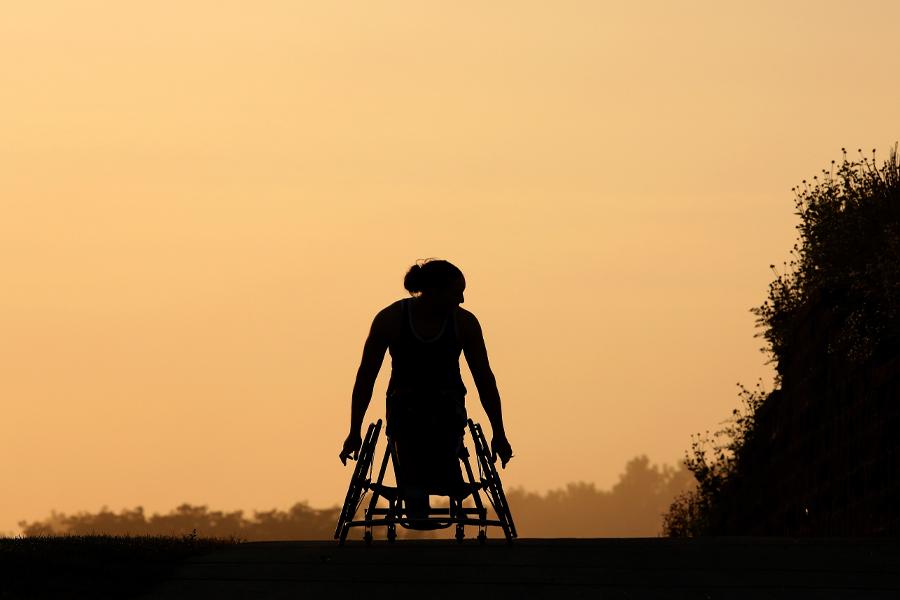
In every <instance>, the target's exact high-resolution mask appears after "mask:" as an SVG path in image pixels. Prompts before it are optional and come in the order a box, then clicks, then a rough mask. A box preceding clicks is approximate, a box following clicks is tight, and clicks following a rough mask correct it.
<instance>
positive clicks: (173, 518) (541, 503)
mask: <svg viewBox="0 0 900 600" xmlns="http://www.w3.org/2000/svg"><path fill="white" fill-rule="evenodd" d="M691 486H693V476H692V475H691V474H690V472H689V471H688V470H687V469H686V468H685V467H684V466H683V465H681V466H679V467H678V468H675V467H671V466H668V465H665V466H657V465H651V464H650V461H649V459H648V458H647V457H646V456H640V457H637V458H635V459H633V460H631V461H629V462H628V464H627V465H626V467H625V472H624V473H622V475H621V476H620V478H619V481H618V482H617V483H616V484H615V485H614V486H613V487H612V488H611V489H609V490H599V489H597V488H596V487H595V486H594V485H593V484H588V483H573V484H569V485H568V486H566V487H565V488H563V489H559V490H553V491H550V492H547V493H544V494H538V493H533V492H527V491H525V490H523V489H521V488H513V489H510V490H508V492H507V498H508V500H509V504H510V508H511V510H512V513H513V517H514V518H515V520H516V525H517V528H518V530H519V534H520V535H521V536H523V537H604V536H611V537H621V536H656V535H659V534H660V532H661V527H662V516H663V514H664V513H665V511H666V508H667V507H668V506H669V505H670V504H671V503H672V501H673V500H674V498H675V497H676V496H677V495H678V494H680V493H682V492H684V491H686V490H687V489H689V488H690V487H691ZM338 513H339V508H338V507H333V508H326V509H317V508H312V507H310V506H309V504H308V503H306V502H298V503H297V504H295V505H294V506H292V507H291V508H290V509H288V510H269V511H253V513H252V516H248V515H245V513H244V512H243V511H240V510H238V511H232V512H223V511H218V510H210V509H209V508H208V507H206V506H194V505H190V504H182V505H181V506H178V507H177V508H175V509H174V510H172V511H170V512H169V513H168V514H152V515H147V514H146V513H145V512H144V509H143V508H141V507H137V508H134V509H125V510H122V511H120V512H113V511H111V510H108V509H106V508H103V509H101V510H100V511H99V512H97V513H88V512H81V513H77V514H71V515H67V514H62V513H56V512H54V513H52V514H51V515H50V516H49V517H47V518H46V519H43V520H40V521H34V522H26V521H22V522H20V523H19V526H20V527H21V530H22V534H23V535H25V536H47V535H61V534H74V535H90V534H115V535H125V534H129V535H190V534H191V533H192V532H196V534H197V535H200V536H204V537H219V538H229V537H235V538H240V539H243V540H248V541H250V540H322V539H330V538H331V536H332V534H333V533H334V527H335V523H336V521H337V517H338ZM403 533H404V532H403V531H401V534H403ZM407 535H409V534H407ZM423 535H424V536H426V537H431V536H436V537H441V536H442V535H443V534H442V533H440V532H437V533H435V532H427V533H419V534H414V535H413V537H423ZM447 535H450V534H447Z"/></svg>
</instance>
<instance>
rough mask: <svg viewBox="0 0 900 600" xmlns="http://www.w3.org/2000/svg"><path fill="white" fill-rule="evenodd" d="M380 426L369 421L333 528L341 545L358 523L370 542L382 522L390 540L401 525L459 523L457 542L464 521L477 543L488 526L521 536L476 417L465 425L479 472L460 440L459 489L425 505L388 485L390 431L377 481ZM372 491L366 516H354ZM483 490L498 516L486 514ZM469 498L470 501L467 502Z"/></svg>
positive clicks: (393, 449)
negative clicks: (442, 501) (444, 500)
mask: <svg viewBox="0 0 900 600" xmlns="http://www.w3.org/2000/svg"><path fill="white" fill-rule="evenodd" d="M381 425H382V423H381V420H380V419H379V420H378V422H377V423H371V424H370V425H369V428H368V430H367V431H366V435H365V437H364V438H363V442H362V445H361V446H360V449H359V454H358V455H357V460H356V467H355V469H354V470H353V476H352V477H351V479H350V486H349V488H348V490H347V497H346V498H345V500H344V505H343V507H342V509H341V514H340V516H339V517H338V522H337V528H336V529H335V531H334V538H335V539H336V540H338V543H339V544H343V543H344V541H345V540H346V539H347V535H348V534H349V533H350V530H351V529H352V528H354V527H362V528H363V529H364V532H363V540H364V541H365V542H366V543H367V544H371V543H372V539H373V529H374V528H375V527H384V528H385V529H386V533H387V540H388V542H393V541H394V540H396V539H397V526H398V525H399V526H400V527H403V528H406V529H413V530H428V529H447V528H450V527H454V526H455V527H456V532H455V537H456V540H457V541H458V542H462V541H463V539H464V538H465V528H466V526H471V527H477V528H478V535H477V540H478V542H479V543H484V542H485V541H486V540H487V528H488V527H499V528H500V529H501V530H502V531H503V535H504V536H505V538H506V540H507V542H508V543H512V541H513V539H515V538H516V537H517V534H516V526H515V524H513V519H512V514H511V513H510V511H509V505H508V504H507V502H506V495H505V494H504V493H503V486H502V485H501V483H500V477H499V475H498V474H497V468H496V466H495V464H494V460H493V457H492V455H491V449H490V446H489V445H488V443H487V440H486V439H485V437H484V433H483V432H482V430H481V426H480V425H479V424H478V423H475V422H473V421H472V419H468V420H467V429H468V431H469V434H470V435H471V438H472V443H473V445H474V448H475V458H476V465H477V467H478V477H477V478H476V477H475V473H474V471H473V469H472V464H471V461H470V460H469V459H470V454H469V451H468V449H467V448H466V446H465V445H464V444H460V446H459V451H458V458H459V461H460V462H461V463H462V466H463V468H464V470H465V477H466V479H465V480H463V484H462V486H461V487H460V489H459V492H458V493H454V494H451V495H450V496H449V498H450V502H449V506H447V507H431V506H428V507H427V508H425V509H421V508H420V509H416V508H415V507H413V506H411V503H410V499H409V498H407V497H404V493H403V491H402V490H403V488H402V486H400V485H397V486H388V485H385V484H384V476H385V473H386V471H387V465H388V461H390V462H391V464H392V470H393V471H394V475H395V478H396V476H397V466H398V453H397V444H396V443H395V442H394V440H392V439H391V436H390V435H387V436H386V438H387V448H386V450H385V452H384V456H383V458H382V460H381V465H380V468H379V469H378V476H377V478H375V479H374V480H373V478H372V475H373V467H374V461H373V459H374V457H375V447H376V444H377V442H378V436H379V435H380V433H381ZM370 493H371V497H370V498H369V501H368V505H367V507H366V508H365V509H364V511H363V518H362V519H360V520H355V517H356V514H357V512H358V511H359V508H360V506H362V505H363V501H364V500H365V497H366V495H367V494H370ZM482 494H484V495H485V496H486V497H487V500H488V502H489V503H490V506H491V507H492V508H493V509H494V514H495V515H496V518H492V519H489V518H488V511H487V506H486V504H485V503H484V501H483V500H482ZM470 498H471V500H472V502H471V505H468V506H467V505H465V504H466V501H467V500H468V499H470ZM379 499H384V500H385V501H386V503H387V506H386V507H385V506H378V500H379Z"/></svg>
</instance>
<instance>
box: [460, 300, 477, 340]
mask: <svg viewBox="0 0 900 600" xmlns="http://www.w3.org/2000/svg"><path fill="white" fill-rule="evenodd" d="M456 319H457V323H459V329H460V332H461V333H462V334H463V337H464V338H468V339H477V338H478V337H480V336H481V324H480V323H479V322H478V317H476V316H475V314H474V313H472V312H469V311H468V310H466V309H464V308H463V307H462V306H460V307H458V308H457V313H456Z"/></svg>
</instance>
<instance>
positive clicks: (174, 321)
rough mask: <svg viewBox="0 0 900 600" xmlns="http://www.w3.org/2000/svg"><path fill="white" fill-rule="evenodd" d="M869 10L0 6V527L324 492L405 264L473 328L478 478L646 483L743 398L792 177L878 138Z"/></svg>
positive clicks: (894, 20)
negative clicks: (480, 386)
mask: <svg viewBox="0 0 900 600" xmlns="http://www.w3.org/2000/svg"><path fill="white" fill-rule="evenodd" d="M898 23H900V4H898V3H896V2H893V1H884V2H874V1H868V2H867V1H861V2H857V3H854V4H849V3H846V2H836V1H823V0H817V1H811V2H798V1H794V2H781V1H779V2H760V1H758V0H757V1H754V2H740V3H739V2H721V1H709V2H691V1H684V2H629V3H623V2H600V1H596V2H588V1H583V2H575V1H554V2H549V1H544V2H533V1H522V0H516V1H503V2H501V1H490V2H484V1H477V2H475V1H454V2H426V1H422V0H416V1H409V2H368V1H364V0H357V1H345V2H327V1H322V2H296V1H294V0H282V1H263V0H260V1H257V2H236V1H223V0H178V1H169V0H165V1H163V0H157V1H154V2H140V3H138V2H121V1H118V0H117V1H107V2H97V1H91V0H77V1H76V0H72V1H58V2H44V1H38V0H29V1H28V2H7V3H5V4H4V6H3V7H2V8H0V90H2V92H0V108H2V110H0V280H2V281H3V293H2V294H0V402H2V407H3V413H2V414H3V417H4V418H3V425H2V427H3V435H2V437H0V457H2V458H0V482H2V486H3V488H2V493H0V532H7V533H13V532H15V531H16V530H17V528H16V522H17V521H18V520H20V519H29V520H33V519H38V518H43V517H45V516H47V515H48V514H49V513H50V511H51V510H52V509H56V510H60V511H65V512H73V511H78V510H89V511H96V510H98V509H99V508H100V507H101V506H103V505H106V506H108V507H110V508H111V509H113V510H119V509H121V508H123V507H134V506H137V505H142V506H144V507H145V508H146V509H147V510H148V511H167V510H168V509H170V508H173V507H174V506H176V505H177V504H179V503H181V502H192V503H201V504H209V505H210V506H211V507H213V508H217V509H236V508H244V509H254V508H256V509H267V508H274V507H278V508H286V507H288V506H290V505H291V504H292V503H293V502H295V501H298V500H302V499H306V500H309V501H310V502H311V503H312V504H313V505H317V506H326V505H332V504H334V503H336V502H337V501H338V500H340V499H341V498H342V497H343V494H344V492H345V490H346V483H347V480H348V477H349V471H348V470H347V469H344V468H342V467H341V465H340V462H339V461H338V460H337V453H338V450H339V448H340V444H341V442H342V441H343V438H344V436H345V434H346V427H347V424H348V419H349V401H350V390H351V387H352V385H353V377H354V375H355V372H356V368H357V366H358V360H359V357H360V353H361V350H362V343H363V340H364V337H365V335H366V333H367V330H368V326H369V323H370V322H371V319H372V317H373V316H374V314H375V313H376V312H377V311H378V310H379V309H380V308H381V307H383V306H385V305H387V304H389V303H390V302H392V301H394V300H396V299H398V298H400V297H402V296H403V295H404V294H405V292H404V290H403V288H402V285H401V283H402V277H403V274H404V272H405V270H406V268H407V267H408V266H409V265H410V264H411V263H412V262H413V261H415V260H416V259H417V258H424V257H432V256H436V257H443V258H447V259H449V260H452V261H454V262H455V263H456V264H458V265H459V266H460V267H461V268H462V269H463V271H464V272H465V274H466V278H467V281H468V285H469V287H468V290H467V293H466V305H465V306H466V307H467V308H468V309H469V310H471V311H473V312H474V313H475V314H476V315H477V316H478V317H479V318H480V320H481V322H482V326H483V328H484V332H485V338H486V341H487V345H488V351H489V354H490V357H491V360H492V364H493V367H494V371H495V374H496V375H497V378H498V382H499V386H500V392H501V394H502V397H503V401H504V412H505V416H506V422H507V429H508V433H509V437H510V441H511V442H512V444H513V447H514V449H515V451H516V458H515V459H514V460H513V462H512V463H511V464H510V466H509V468H508V469H507V470H506V471H505V472H504V474H503V476H504V483H505V484H506V485H508V486H513V485H521V486H526V487H528V488H529V489H532V490H545V489H548V488H552V487H557V486H561V485H564V484H565V483H567V482H570V481H575V480H585V481H592V482H596V483H597V484H598V485H600V486H608V485H610V484H611V483H613V482H614V481H615V480H616V478H617V476H618V474H619V473H620V472H621V470H622V469H623V467H624V465H625V462H626V461H627V460H628V459H630V458H631V457H633V456H635V455H637V454H641V453H647V454H648V455H649V456H650V458H651V460H653V461H654V462H666V463H674V462H675V461H676V460H678V459H679V458H680V457H681V456H683V453H684V450H685V449H686V448H688V447H689V445H690V436H691V434H692V433H695V432H699V431H703V430H706V429H715V428H716V427H717V426H718V425H719V423H720V422H721V421H722V420H723V419H725V418H727V417H728V415H729V413H730V411H731V409H732V408H733V407H734V406H736V405H737V403H738V399H737V395H736V387H735V383H736V382H738V381H742V382H745V383H748V384H753V383H754V382H755V381H756V379H757V378H763V380H764V382H766V383H767V384H770V382H771V369H770V368H769V367H768V366H766V365H765V364H764V363H765V360H766V357H765V356H764V355H763V354H761V353H760V352H759V350H758V349H759V348H760V346H761V345H762V342H761V340H760V339H758V338H754V337H753V336H754V326H753V321H754V317H753V315H751V314H750V313H749V309H750V308H751V307H752V306H755V305H758V304H760V303H761V302H762V301H763V300H764V298H765V293H766V285H767V283H768V282H769V281H770V279H771V278H772V273H771V271H770V270H769V264H771V263H780V262H781V261H782V260H785V259H786V258H787V256H788V250H789V249H790V247H791V245H792V243H793V240H794V233H795V232H794V226H795V224H796V217H795V215H794V214H793V213H794V207H793V196H792V194H791V192H790V189H791V187H792V186H793V185H795V184H797V183H798V182H799V181H800V180H801V179H803V178H808V177H810V176H812V175H814V174H816V173H818V172H819V169H821V168H823V167H826V166H828V165H829V163H830V161H831V160H832V159H839V158H840V149H841V147H842V146H846V147H848V148H852V149H853V150H854V152H855V149H856V148H857V147H863V148H866V149H867V150H870V149H871V148H873V147H877V148H879V150H880V151H882V152H886V151H887V149H888V148H889V146H890V145H892V144H893V143H894V142H895V141H896V140H897V139H898V137H900V112H898V110H897V108H898V106H900V78H898V77H897V73H900V52H898V50H897V45H896V44H897V32H898V30H897V24H898ZM388 368H389V361H387V360H386V363H385V366H384V368H383V371H382V376H381V377H380V378H379V383H378V384H377V385H376V390H375V395H374V399H373V404H372V407H371V409H370V413H369V415H370V417H371V418H373V419H374V418H376V417H378V416H380V415H382V414H383V404H384V400H383V395H384V387H385V384H386V375H387V370H388ZM466 381H467V382H469V384H470V389H471V390H472V394H471V395H470V398H469V406H470V412H471V414H473V415H474V416H475V417H476V418H479V419H481V420H484V418H483V413H482V411H481V408H480V406H479V405H478V402H477V394H476V393H475V390H474V386H472V385H471V379H470V378H469V377H468V372H467V371H466Z"/></svg>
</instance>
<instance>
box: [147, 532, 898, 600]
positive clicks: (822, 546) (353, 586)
mask: <svg viewBox="0 0 900 600" xmlns="http://www.w3.org/2000/svg"><path fill="white" fill-rule="evenodd" d="M387 596H390V597H393V598H398V597H400V598H406V597H416V598H420V599H431V598H454V599H457V598H472V597H479V598H480V597H490V598H723V599H725V598H727V599H740V598H886V599H887V598H890V599H892V600H896V599H897V598H900V543H898V542H897V541H894V540H890V541H888V540H872V539H867V540H810V539H761V538H718V539H690V540H685V539H665V538H659V539H561V540H550V539H530V540H528V539H526V540H518V541H517V542H516V543H515V544H514V545H513V546H507V545H506V544H504V543H503V542H501V541H489V543H488V544H487V545H486V546H479V545H477V544H476V543H475V542H474V541H470V540H467V541H466V543H465V544H463V545H457V544H456V543H454V542H452V541H426V540H421V541H410V540H406V541H402V540H401V541H398V542H397V543H395V544H392V545H388V544H387V543H385V542H378V541H376V542H375V544H374V545H373V546H371V547H367V546H365V545H363V544H362V543H360V542H352V543H349V542H348V545H347V546H345V547H338V546H337V545H336V544H334V543H331V542H256V543H247V544H241V545H237V546H233V547H230V548H226V549H224V550H221V551H217V552H214V553H211V554H207V555H204V556H197V557H191V558H188V559H187V560H186V562H184V563H182V566H181V567H180V568H178V569H177V570H176V571H174V572H172V573H171V574H170V575H168V576H167V578H166V579H165V581H163V582H162V583H161V584H160V585H159V586H157V587H156V588H155V589H153V590H152V591H151V592H150V593H149V594H147V595H146V596H143V597H145V598H199V597H210V598H217V599H222V600H226V599H231V598H328V597H331V598H351V597H353V598H367V597H369V598H381V597H387Z"/></svg>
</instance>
